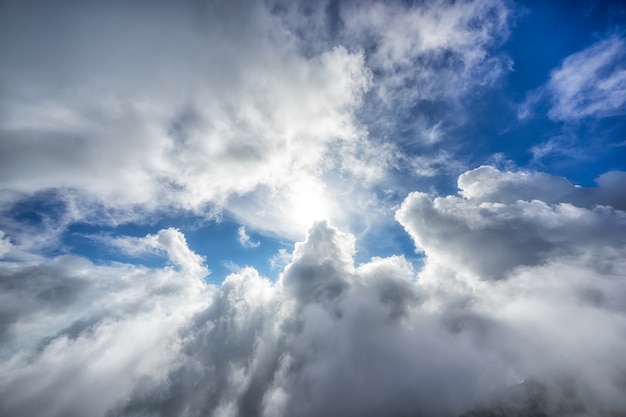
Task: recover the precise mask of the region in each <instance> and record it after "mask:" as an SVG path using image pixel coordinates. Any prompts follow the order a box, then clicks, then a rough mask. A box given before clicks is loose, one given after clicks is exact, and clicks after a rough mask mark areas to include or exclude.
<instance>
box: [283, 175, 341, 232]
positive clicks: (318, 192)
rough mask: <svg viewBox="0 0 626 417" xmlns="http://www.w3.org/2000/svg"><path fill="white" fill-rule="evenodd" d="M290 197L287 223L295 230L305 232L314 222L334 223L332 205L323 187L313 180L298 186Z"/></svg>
mask: <svg viewBox="0 0 626 417" xmlns="http://www.w3.org/2000/svg"><path fill="white" fill-rule="evenodd" d="M294 188H295V190H296V191H295V192H294V193H293V194H292V195H291V196H290V199H289V202H290V204H289V205H288V212H287V221H290V222H292V223H293V224H294V228H295V229H298V230H301V231H302V232H305V231H306V230H307V229H308V228H309V227H310V226H311V225H312V224H313V223H314V222H316V221H321V220H329V221H332V220H333V218H332V213H331V203H330V202H329V200H328V197H327V196H326V194H325V192H324V189H323V188H322V187H321V185H320V184H319V183H317V182H315V181H312V180H303V181H301V182H299V183H298V184H297V186H296V187H294Z"/></svg>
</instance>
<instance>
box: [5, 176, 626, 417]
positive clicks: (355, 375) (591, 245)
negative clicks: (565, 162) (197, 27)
mask: <svg viewBox="0 0 626 417" xmlns="http://www.w3.org/2000/svg"><path fill="white" fill-rule="evenodd" d="M482 181H484V182H485V187H486V188H487V189H488V190H489V192H486V193H479V192H478V191H477V190H476V189H477V188H479V183H480V182H482ZM598 182H599V183H600V184H603V185H605V186H607V185H615V184H616V183H621V175H620V174H616V173H612V174H608V175H607V176H606V177H603V179H600V180H599V181H598ZM459 183H460V184H463V186H464V187H466V188H465V189H464V192H465V193H467V195H466V196H465V197H459V196H449V197H445V198H438V199H434V200H433V199H430V198H429V197H428V196H426V195H423V194H412V195H411V196H409V197H408V198H407V200H406V201H405V203H404V204H403V206H402V208H401V209H400V210H399V212H398V219H399V220H400V221H401V222H402V224H403V225H404V226H405V228H406V229H407V230H408V231H409V233H410V234H411V236H412V237H413V238H414V239H415V240H416V241H417V243H418V244H419V245H420V247H421V248H422V249H423V250H425V251H426V259H425V267H424V268H423V269H422V270H421V271H414V270H413V268H412V266H411V265H410V264H409V263H408V262H407V261H406V260H405V259H404V258H403V257H402V256H392V257H389V258H373V259H371V260H370V261H369V262H366V263H364V264H361V265H354V260H353V256H354V253H355V239H354V237H353V236H352V235H350V234H347V233H345V232H342V231H340V230H338V229H336V228H334V227H332V226H330V225H329V224H328V223H326V222H319V223H317V224H316V225H315V226H314V227H313V228H312V229H311V230H310V231H309V234H308V236H307V238H306V239H305V240H304V241H303V242H301V243H298V244H296V246H295V248H294V251H293V254H292V256H291V260H290V262H289V264H288V265H287V266H286V267H285V269H284V271H283V272H282V274H281V276H280V278H279V280H278V281H277V282H271V281H269V280H267V279H265V278H263V277H261V276H259V274H258V272H257V271H256V270H254V269H252V268H243V269H241V270H239V271H237V272H236V273H233V274H231V275H229V276H228V277H226V279H225V280H224V282H223V283H222V284H221V285H219V286H218V287H215V288H213V287H210V286H207V285H206V284H204V283H203V282H202V281H201V280H200V279H198V278H197V277H194V276H193V275H192V274H189V273H187V271H185V270H182V269H179V270H175V269H172V268H164V269H148V268H138V267H134V266H131V265H125V264H115V265H110V266H96V265H93V264H91V263H90V262H89V261H86V260H85V259H81V258H76V257H60V258H55V259H51V260H48V261H45V262H43V263H39V264H32V263H31V264H27V263H2V264H0V277H1V280H0V283H1V284H2V286H3V287H2V288H3V292H2V294H3V301H4V302H3V303H2V304H0V305H2V306H3V309H1V310H0V311H1V312H2V323H5V324H6V325H8V330H7V327H5V329H3V336H2V337H3V338H4V339H3V341H4V343H3V350H2V355H3V358H4V359H6V360H4V361H3V365H2V369H1V370H2V371H3V372H0V375H2V376H1V377H0V399H1V401H0V404H1V405H0V407H2V408H1V409H0V410H1V411H2V413H4V414H19V415H22V416H25V417H28V416H31V415H33V416H34V415H37V416H42V415H43V416H60V415H63V416H73V415H76V416H78V415H84V414H85V413H86V412H87V411H89V413H90V415H94V416H104V415H105V414H106V413H108V414H106V415H119V416H138V415H146V414H148V415H159V416H163V417H166V416H176V415H183V414H184V415H189V416H200V415H206V414H215V415H228V416H247V415H259V416H267V417H269V416H288V415H295V414H298V415H302V416H318V415H357V414H358V415H364V416H369V415H372V416H374V415H393V414H401V413H404V414H413V413H415V412H418V411H419V412H421V413H426V414H428V415H460V414H462V413H463V412H464V411H467V410H469V409H472V408H473V407H475V406H477V405H478V404H487V405H486V406H487V407H489V404H490V401H494V400H493V397H494V396H495V397H496V401H499V404H501V405H502V404H505V405H506V407H510V408H511V409H512V410H513V411H512V413H514V412H520V410H519V407H520V404H521V403H523V401H522V400H523V399H524V395H526V394H523V395H522V394H519V393H518V394H519V395H522V400H519V399H518V400H516V399H515V398H517V397H515V395H518V394H515V392H517V391H516V390H518V388H519V389H520V390H522V392H523V391H524V389H525V387H528V385H522V386H519V385H516V384H519V383H520V381H532V383H533V384H537V386H538V387H540V388H538V389H541V390H544V391H542V392H544V394H543V395H544V398H545V401H543V400H542V401H543V402H542V401H539V400H533V399H532V398H531V399H526V400H527V401H529V402H530V405H529V407H535V408H537V407H538V409H539V410H541V411H542V412H544V413H545V414H546V415H557V414H558V411H555V410H558V409H559V407H561V409H563V407H576V408H577V409H581V410H584V411H585V412H588V413H591V414H593V413H594V412H600V411H601V410H609V411H611V410H612V411H615V412H618V413H620V412H624V411H626V403H625V402H624V398H623V395H621V393H623V390H624V382H623V378H621V376H623V374H624V372H626V369H625V368H624V364H623V363H622V362H623V361H622V360H621V358H622V356H623V355H622V352H623V351H624V348H626V339H625V338H624V335H623V332H622V331H621V329H622V330H623V328H624V326H625V325H626V319H625V317H626V305H625V304H624V300H625V299H626V285H625V282H624V274H623V271H624V268H625V267H626V265H625V264H624V259H626V256H625V255H626V253H625V252H624V245H623V238H622V236H623V235H624V232H625V230H624V228H626V215H625V214H624V212H620V211H616V210H612V209H610V208H607V207H604V208H596V209H586V208H581V207H576V206H572V205H570V204H566V203H559V202H554V203H546V202H543V201H541V200H537V199H533V198H538V197H541V196H545V195H547V194H546V192H545V188H546V187H548V188H549V187H556V188H555V189H557V190H558V189H560V187H562V185H563V180H562V179H559V178H550V177H549V176H546V175H545V174H536V173H529V172H522V173H511V172H499V171H496V170H494V169H486V168H484V167H483V168H480V169H479V170H477V172H468V173H466V174H465V175H464V176H463V177H462V179H460V181H459ZM515 184H516V185H517V189H518V190H519V191H520V198H521V199H518V200H516V199H515V198H513V197H512V194H513V193H514V189H515V188H516V186H515ZM541 184H543V185H541ZM545 184H548V185H545ZM529 190H531V191H529ZM532 190H534V191H532ZM162 232H163V239H164V240H163V241H161V239H160V238H159V236H160V234H157V235H152V236H149V237H147V238H143V240H138V241H137V242H144V243H148V242H159V244H160V245H163V246H164V247H165V246H167V247H168V248H175V247H178V245H177V244H173V243H172V242H173V241H176V242H178V243H181V242H184V237H183V236H182V235H179V233H177V232H176V231H171V230H170V231H162ZM165 237H169V238H171V239H169V240H168V239H165ZM168 242H169V243H168ZM181 244H182V243H181ZM150 245H151V244H150ZM150 245H148V246H149V247H153V246H155V245H156V244H155V245H152V246H150ZM178 249H181V248H180V247H178ZM172 250H173V249H172ZM187 251H188V249H187ZM179 252H185V251H179ZM461 259H462V261H461ZM44 271H45V272H44ZM493 278H498V279H496V280H494V279H493ZM7 303H8V304H7ZM18 307H19V308H18ZM572 323H576V325H572ZM138 335H139V336H140V337H138ZM60 381H64V383H61V382H60ZM529 383H530V382H528V384H529ZM529 389H530V388H529ZM509 390H513V391H512V392H513V394H511V397H509ZM526 400H524V401H526ZM533 401H535V402H533ZM537 401H538V402H537ZM42 402H45V404H46V405H47V406H46V407H42ZM522 406H523V405H522ZM503 407H504V406H503ZM516 407H517V408H516Z"/></svg>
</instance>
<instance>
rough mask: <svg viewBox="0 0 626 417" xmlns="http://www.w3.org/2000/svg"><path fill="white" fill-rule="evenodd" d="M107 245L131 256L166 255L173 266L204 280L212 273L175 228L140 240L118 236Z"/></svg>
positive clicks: (160, 231)
mask: <svg viewBox="0 0 626 417" xmlns="http://www.w3.org/2000/svg"><path fill="white" fill-rule="evenodd" d="M106 243H108V244H109V245H112V246H114V247H116V248H118V249H120V250H121V251H122V252H124V253H126V254H128V255H131V256H140V255H143V254H147V253H157V254H160V253H165V254H166V255H167V257H168V259H169V261H170V262H171V263H172V264H173V265H175V266H176V267H178V268H180V270H181V271H182V272H183V273H185V274H189V275H191V276H196V277H199V278H202V277H204V276H206V275H208V274H209V273H210V271H209V270H208V269H207V268H206V266H205V265H204V261H205V258H204V257H202V256H200V255H198V254H196V253H195V252H193V251H192V250H191V249H189V247H188V246H187V240H186V239H185V235H183V234H182V232H181V231H180V230H178V229H175V228H173V227H170V228H168V229H162V230H159V232H158V233H156V234H154V235H147V236H145V237H139V238H138V237H129V236H118V237H115V238H111V239H109V240H108V241H106Z"/></svg>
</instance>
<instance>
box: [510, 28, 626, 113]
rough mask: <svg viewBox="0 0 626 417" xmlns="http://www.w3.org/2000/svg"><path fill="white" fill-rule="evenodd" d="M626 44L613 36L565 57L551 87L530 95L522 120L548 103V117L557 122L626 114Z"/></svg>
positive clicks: (550, 84)
mask: <svg viewBox="0 0 626 417" xmlns="http://www.w3.org/2000/svg"><path fill="white" fill-rule="evenodd" d="M624 62H626V43H625V41H624V38H623V37H622V36H619V35H612V36H609V37H607V38H606V39H603V40H600V41H598V42H596V43H594V44H593V45H591V46H590V47H588V48H586V49H584V50H582V51H580V52H577V53H575V54H572V55H570V56H568V57H567V58H565V59H564V60H563V62H562V64H561V65H560V66H559V67H558V68H555V69H554V70H553V71H552V72H551V73H550V79H549V80H548V82H547V84H546V85H545V86H543V87H540V88H539V89H537V90H535V91H532V92H529V93H528V96H527V99H526V102H525V103H524V104H523V105H522V106H521V108H520V111H519V117H520V118H522V119H523V118H526V117H528V116H529V115H531V114H532V113H533V108H534V107H536V106H537V105H538V104H539V103H540V102H541V101H543V100H548V102H549V103H550V108H549V110H548V116H549V117H550V118H551V119H553V120H557V121H576V120H580V119H582V118H585V117H609V116H619V115H622V114H624V112H625V111H626V107H625V105H626V65H625V64H624Z"/></svg>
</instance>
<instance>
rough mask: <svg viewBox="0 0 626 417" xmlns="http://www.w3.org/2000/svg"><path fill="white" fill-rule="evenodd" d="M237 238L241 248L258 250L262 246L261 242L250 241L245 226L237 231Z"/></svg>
mask: <svg viewBox="0 0 626 417" xmlns="http://www.w3.org/2000/svg"><path fill="white" fill-rule="evenodd" d="M237 238H238V240H239V243H240V244H241V246H243V247H244V248H258V247H259V246H260V245H261V242H259V241H253V240H251V239H250V236H248V234H247V233H246V228H245V227H244V226H241V227H240V228H239V229H237Z"/></svg>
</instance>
